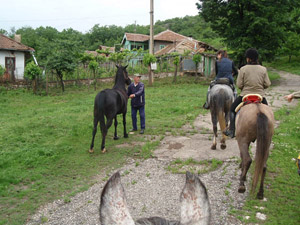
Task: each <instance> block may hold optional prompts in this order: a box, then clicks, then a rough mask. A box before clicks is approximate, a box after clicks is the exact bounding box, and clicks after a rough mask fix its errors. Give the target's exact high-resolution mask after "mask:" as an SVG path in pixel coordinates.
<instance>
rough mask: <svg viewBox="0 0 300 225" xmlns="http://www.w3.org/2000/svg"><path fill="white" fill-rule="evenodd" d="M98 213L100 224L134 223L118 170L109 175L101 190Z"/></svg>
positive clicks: (119, 224)
mask: <svg viewBox="0 0 300 225" xmlns="http://www.w3.org/2000/svg"><path fill="white" fill-rule="evenodd" d="M99 214H100V222H101V224H102V225H110V224H115V225H134V221H133V219H132V217H131V215H130V213H129V210H128V208H127V203H126V199H125V192H124V188H123V186H122V184H121V177H120V173H119V172H116V173H115V174H114V175H113V176H111V178H110V179H109V180H108V181H107V183H106V184H105V186H104V188H103V190H102V193H101V200H100V207H99Z"/></svg>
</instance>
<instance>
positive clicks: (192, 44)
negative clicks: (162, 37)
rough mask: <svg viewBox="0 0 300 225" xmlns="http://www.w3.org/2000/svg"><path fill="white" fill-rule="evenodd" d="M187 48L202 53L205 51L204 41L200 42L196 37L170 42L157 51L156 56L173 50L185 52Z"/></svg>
mask: <svg viewBox="0 0 300 225" xmlns="http://www.w3.org/2000/svg"><path fill="white" fill-rule="evenodd" d="M185 50H190V51H191V52H194V53H202V52H204V51H205V48H204V47H203V44H202V42H201V43H200V42H199V41H197V40H194V39H191V38H189V39H183V40H182V41H180V42H179V43H176V44H169V45H167V46H166V47H164V48H163V49H161V50H159V51H157V52H156V53H155V55H156V56H160V55H165V54H170V53H172V52H178V53H180V54H183V53H184V51H185Z"/></svg>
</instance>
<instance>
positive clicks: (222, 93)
mask: <svg viewBox="0 0 300 225" xmlns="http://www.w3.org/2000/svg"><path fill="white" fill-rule="evenodd" d="M208 101H209V102H208V103H209V105H210V107H209V108H210V114H211V121H212V124H213V132H214V138H213V144H212V146H211V149H212V150H215V149H216V148H217V137H218V127H217V125H218V122H219V125H220V128H221V131H222V139H221V149H225V148H226V136H225V135H224V134H223V131H224V130H225V129H226V128H227V126H228V121H229V111H230V106H231V104H232V102H233V101H234V92H233V91H232V88H231V87H230V86H228V85H226V84H216V85H214V86H213V87H212V88H211V89H210V93H209V97H208Z"/></svg>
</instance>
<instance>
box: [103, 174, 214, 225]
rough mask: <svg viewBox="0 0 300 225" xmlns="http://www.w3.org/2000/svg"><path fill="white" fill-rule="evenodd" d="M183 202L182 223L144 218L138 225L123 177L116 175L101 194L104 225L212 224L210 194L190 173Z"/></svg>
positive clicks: (182, 196) (182, 197)
mask: <svg viewBox="0 0 300 225" xmlns="http://www.w3.org/2000/svg"><path fill="white" fill-rule="evenodd" d="M180 202H181V220H180V222H179V221H168V220H166V219H163V218H160V217H151V218H142V219H138V220H137V221H136V222H134V221H133V219H132V217H131V215H130V213H129V210H128V207H127V203H126V198H125V192H124V188H123V186H122V184H121V177H120V173H119V172H116V173H115V174H114V175H113V176H112V177H111V178H110V179H109V180H108V181H107V183H106V184H105V186H104V188H103V191H102V193H101V202H100V208H99V213H100V222H101V224H102V225H111V224H114V225H155V224H161V225H171V224H172V225H192V224H193V225H208V224H209V223H210V204H209V200H208V195H207V191H206V188H205V186H204V184H203V183H202V182H201V180H200V179H199V178H198V176H196V175H194V174H192V173H190V172H187V173H186V181H185V186H184V188H183V190H182V192H181V195H180Z"/></svg>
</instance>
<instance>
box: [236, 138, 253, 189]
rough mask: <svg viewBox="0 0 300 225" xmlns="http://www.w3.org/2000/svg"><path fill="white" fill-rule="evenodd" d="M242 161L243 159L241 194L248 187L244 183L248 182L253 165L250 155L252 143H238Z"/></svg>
mask: <svg viewBox="0 0 300 225" xmlns="http://www.w3.org/2000/svg"><path fill="white" fill-rule="evenodd" d="M238 144H239V149H240V154H241V159H242V163H241V164H242V169H241V170H242V171H241V176H240V186H239V189H238V192H239V193H244V192H245V191H246V187H245V184H244V182H245V181H246V175H247V172H248V170H249V168H250V165H251V163H252V159H251V157H250V154H249V145H250V143H241V142H240V141H238Z"/></svg>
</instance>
